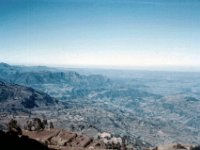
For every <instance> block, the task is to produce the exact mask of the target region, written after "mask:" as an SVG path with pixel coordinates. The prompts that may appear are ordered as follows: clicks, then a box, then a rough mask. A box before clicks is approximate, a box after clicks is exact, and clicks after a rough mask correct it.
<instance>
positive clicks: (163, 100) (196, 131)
mask: <svg viewBox="0 0 200 150" xmlns="http://www.w3.org/2000/svg"><path fill="white" fill-rule="evenodd" d="M69 70H70V69H69ZM81 72H82V74H81ZM89 72H93V74H90V73H89ZM84 74H87V75H84ZM117 74H121V76H118V75H117ZM199 76H200V73H192V72H189V73H186V72H158V71H134V70H133V71H131V70H113V72H112V71H109V73H108V72H106V70H104V71H103V70H102V74H98V75H97V74H95V70H90V69H88V73H87V69H86V70H85V71H84V73H83V71H81V69H80V70H79V69H77V70H76V71H68V70H67V69H63V70H61V69H59V68H57V69H56V68H48V67H25V66H11V65H8V64H4V63H1V64H0V79H1V81H3V82H8V83H15V84H19V85H22V86H27V87H32V88H34V89H36V90H38V91H41V92H44V93H47V94H49V95H50V96H51V97H53V98H55V99H57V101H59V102H60V103H59V104H58V106H57V107H56V109H54V108H52V105H55V104H53V103H55V100H51V99H49V98H48V99H47V102H48V103H49V104H48V105H47V106H45V107H44V104H42V103H44V102H40V104H38V106H37V107H36V109H35V108H34V106H33V109H32V110H31V111H25V112H26V113H32V115H33V116H34V115H35V116H43V117H44V116H45V117H46V118H48V119H52V120H54V123H55V125H56V126H57V127H59V128H64V129H68V130H72V129H73V130H74V131H81V132H83V133H86V134H88V135H90V136H95V135H96V134H97V133H98V132H103V131H106V132H110V133H113V134H115V135H120V136H128V137H130V139H132V140H130V141H132V142H134V140H139V141H143V142H146V143H149V144H150V145H158V144H164V143H173V142H181V143H190V144H198V142H199V141H200V139H199V137H200V116H199V114H200V109H199V108H200V86H199V85H200V80H199ZM11 93H13V92H11ZM14 93H15V92H14ZM12 95H13V94H9V93H8V92H6V89H3V88H1V91H0V96H1V103H2V104H1V109H0V110H1V113H3V112H6V111H5V110H6V109H7V110H8V111H7V113H8V114H16V111H19V110H20V109H22V108H20V106H19V104H14V106H12V107H14V108H15V107H16V109H9V107H8V106H7V105H8V104H7V102H6V101H5V98H6V97H7V99H8V98H9V97H11V98H10V99H12ZM14 95H15V94H14ZM20 95H21V96H20ZM32 95H33V94H32ZM37 95H38V94H37ZM16 97H19V98H18V99H20V97H21V99H24V98H23V94H19V95H17V96H16ZM37 97H38V96H37ZM3 99H4V101H2V100H3ZM43 99H44V100H45V99H46V98H43ZM7 101H9V99H8V100H7ZM10 101H11V100H10ZM53 101H54V102H53ZM45 103H46V102H45ZM51 104H52V105H51ZM15 105H16V106H15ZM59 105H60V107H59ZM4 106H5V107H4ZM44 108H45V109H44ZM28 110H30V109H28ZM42 110H43V111H42ZM49 110H50V111H49ZM22 112H23V110H22Z"/></svg>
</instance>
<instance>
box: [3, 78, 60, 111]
mask: <svg viewBox="0 0 200 150" xmlns="http://www.w3.org/2000/svg"><path fill="white" fill-rule="evenodd" d="M0 103H1V107H0V112H1V113H12V114H16V113H19V112H24V113H29V112H30V110H31V109H43V108H49V107H52V106H55V105H57V104H58V101H57V100H56V99H54V98H52V97H51V96H49V95H48V94H45V93H43V92H39V91H36V90H34V89H33V88H30V87H25V86H21V85H17V84H12V83H8V82H5V81H0Z"/></svg>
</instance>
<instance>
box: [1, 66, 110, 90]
mask: <svg viewBox="0 0 200 150" xmlns="http://www.w3.org/2000/svg"><path fill="white" fill-rule="evenodd" d="M0 79H2V80H5V81H7V82H12V83H18V84H24V85H33V84H61V83H65V84H68V85H76V86H90V87H99V86H101V85H104V84H108V83H109V79H108V78H106V77H104V76H101V75H89V76H85V75H80V74H78V73H77V72H74V71H63V70H62V71H61V70H58V69H54V68H48V67H44V66H38V67H37V66H36V67H26V66H11V65H8V64H6V63H0Z"/></svg>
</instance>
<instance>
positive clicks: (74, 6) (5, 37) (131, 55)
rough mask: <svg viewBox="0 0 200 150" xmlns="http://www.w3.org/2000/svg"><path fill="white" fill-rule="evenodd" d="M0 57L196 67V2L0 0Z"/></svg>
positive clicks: (199, 25) (199, 3) (199, 12)
mask: <svg viewBox="0 0 200 150" xmlns="http://www.w3.org/2000/svg"><path fill="white" fill-rule="evenodd" d="M0 61H2V62H7V63H12V64H15V63H17V64H51V65H52V64H53V65H94V66H96V65H97V66H98V65H99V66H129V67H131V66H162V65H164V66H165V65H168V66H197V67H198V66H200V0H0Z"/></svg>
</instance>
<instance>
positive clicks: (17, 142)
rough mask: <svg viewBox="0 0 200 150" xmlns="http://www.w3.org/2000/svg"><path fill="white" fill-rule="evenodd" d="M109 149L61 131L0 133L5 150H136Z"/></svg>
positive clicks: (176, 149)
mask: <svg viewBox="0 0 200 150" xmlns="http://www.w3.org/2000/svg"><path fill="white" fill-rule="evenodd" d="M116 145H117V144H116V143H113V144H112V145H111V146H110V147H107V145H106V144H105V143H104V142H103V141H102V140H101V139H97V140H94V139H92V138H90V137H88V136H86V135H83V134H78V133H75V132H69V131H65V130H61V129H45V130H41V131H27V130H23V132H22V135H19V136H18V135H15V134H11V133H9V132H8V133H5V132H2V131H0V146H1V147H4V148H5V147H6V149H13V148H15V149H29V150H36V149H37V150H89V149H90V150H92V149H93V150H105V149H116V150H137V148H128V147H126V146H123V145H118V146H116ZM140 149H141V150H200V146H194V145H187V144H176V143H174V144H168V145H160V146H157V147H155V148H140Z"/></svg>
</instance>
